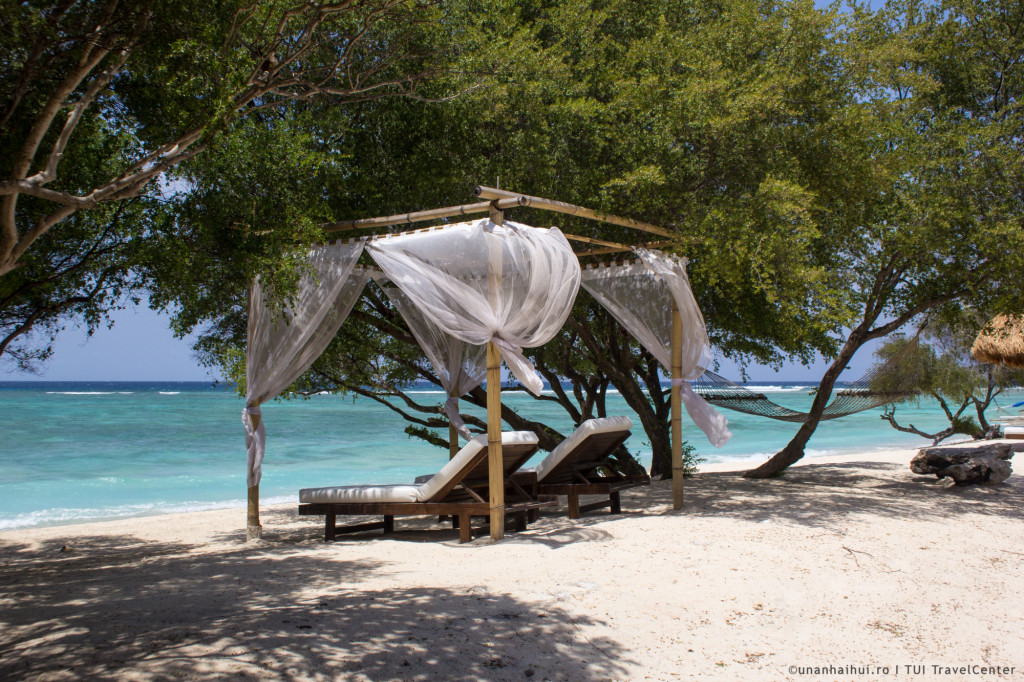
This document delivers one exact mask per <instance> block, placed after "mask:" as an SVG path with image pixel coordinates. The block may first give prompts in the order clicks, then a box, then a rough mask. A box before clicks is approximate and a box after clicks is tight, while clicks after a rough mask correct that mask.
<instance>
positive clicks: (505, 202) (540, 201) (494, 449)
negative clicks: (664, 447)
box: [248, 186, 683, 540]
mask: <svg viewBox="0 0 1024 682" xmlns="http://www.w3.org/2000/svg"><path fill="white" fill-rule="evenodd" d="M473 193H474V194H475V195H476V196H477V197H479V198H481V199H483V200H484V201H477V202H474V203H471V204H462V205H461V206H448V207H444V208H435V209H430V210H426V211H415V212H412V213H402V214H397V215H390V216H381V217H377V218H364V219H360V220H346V221H339V222H334V223H327V224H324V225H321V228H322V229H323V230H324V231H325V232H341V231H347V230H363V229H371V228H378V227H388V226H391V225H404V224H412V223H417V222H423V221H428V220H439V219H443V218H451V217H455V216H469V215H474V214H477V213H487V214H488V216H489V218H490V219H491V221H492V222H494V223H495V224H497V225H502V224H504V212H505V211H507V210H511V209H515V208H537V209H541V210H546V211H553V212H555V213H565V214H568V215H573V216H578V217H581V218H587V219H590V220H595V221H599V222H603V223H608V224H611V225H619V226H621V227H628V228H631V229H633V230H637V231H639V232H644V233H647V234H652V235H657V236H659V237H663V238H666V239H663V240H661V241H653V242H645V243H640V244H636V245H634V246H629V245H627V244H621V243H618V242H613V241H608V240H604V239H595V238H592V237H585V236H581V235H574V234H569V233H566V232H565V231H564V230H563V234H564V235H565V237H566V239H569V240H571V241H575V242H579V243H582V244H590V245H594V246H596V247H598V248H594V249H590V250H587V251H580V252H577V253H576V255H577V257H580V256H597V255H604V254H612V253H621V252H627V251H631V250H632V249H633V248H635V247H644V248H659V247H665V246H670V245H672V244H674V243H675V241H673V236H674V235H673V234H672V233H671V232H669V231H668V230H665V229H664V228H661V227H657V226H656V225H651V224H650V223H645V222H642V221H639V220H633V219H632V218H623V217H620V216H616V215H612V214H609V213H602V212H599V211H595V210H593V209H589V208H585V207H583V206H577V205H575V204H568V203H565V202H561V201H554V200H552V199H544V198H542V197H535V196H530V195H527V194H520V193H518V192H510V191H508V190H502V189H497V188H494V187H484V186H477V187H476V188H475V189H474V191H473ZM380 236H383V235H380ZM682 329H683V327H682V318H681V316H680V314H679V310H678V309H677V307H676V305H675V302H674V301H673V304H672V369H671V372H672V380H673V389H672V394H671V431H672V508H673V509H676V510H678V509H682V508H683V456H682V452H683V450H682V398H681V395H680V391H679V389H678V388H677V386H678V383H679V380H680V379H681V378H682ZM500 368H501V353H500V351H499V350H498V347H497V346H496V345H495V344H494V343H493V342H489V343H488V344H487V448H488V456H487V459H488V470H489V475H490V486H489V487H490V500H489V505H488V506H489V510H490V532H491V538H492V539H493V540H500V539H501V538H502V537H504V534H505V485H504V481H503V480H502V453H501V422H502V420H501V371H500ZM259 418H260V417H259V415H251V416H250V419H252V420H253V427H254V428H255V427H256V425H257V424H258V421H257V420H258V419H259ZM449 439H450V442H451V443H452V450H451V451H452V453H454V452H455V451H456V450H457V443H458V436H457V434H456V432H455V427H454V426H450V428H449ZM248 498H249V508H248V527H249V535H250V536H252V535H258V534H259V529H260V521H259V484H257V485H255V486H253V487H251V488H249V495H248Z"/></svg>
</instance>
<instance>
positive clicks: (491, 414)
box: [487, 341, 505, 540]
mask: <svg viewBox="0 0 1024 682" xmlns="http://www.w3.org/2000/svg"><path fill="white" fill-rule="evenodd" d="M503 470H504V464H503V462H502V455H501V351H499V350H498V347H497V346H496V345H494V342H493V341H488V342H487V478H488V484H489V487H490V489H491V499H490V512H491V539H492V540H500V539H501V538H503V537H504V536H505V478H504V475H503V473H504V471H503Z"/></svg>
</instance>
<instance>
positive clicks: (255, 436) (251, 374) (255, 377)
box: [242, 241, 368, 488]
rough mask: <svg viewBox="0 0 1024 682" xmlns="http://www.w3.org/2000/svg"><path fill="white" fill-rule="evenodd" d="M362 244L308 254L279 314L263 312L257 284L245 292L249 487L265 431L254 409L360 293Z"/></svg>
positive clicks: (321, 342)
mask: <svg viewBox="0 0 1024 682" xmlns="http://www.w3.org/2000/svg"><path fill="white" fill-rule="evenodd" d="M362 252H363V242H361V241H359V242H355V243H345V242H338V243H334V244H328V245H326V246H318V247H315V248H313V249H311V250H310V252H309V257H308V262H309V264H310V266H311V269H312V271H311V273H310V274H307V275H304V276H303V277H302V278H301V281H300V282H299V288H298V291H297V292H296V294H295V297H294V298H293V299H292V300H290V301H288V302H287V304H286V305H285V306H284V308H283V309H281V308H272V307H270V306H268V301H266V300H265V295H264V292H263V289H262V287H261V286H260V283H259V280H258V279H257V280H256V281H255V282H253V284H252V286H251V287H250V289H249V330H248V343H247V345H246V349H245V363H246V364H245V381H246V386H245V388H246V390H245V410H243V412H242V423H243V424H244V425H245V448H246V452H247V454H248V482H249V487H250V488H251V487H252V486H254V485H256V484H258V483H259V482H260V475H261V473H262V467H263V453H264V451H265V447H266V439H267V437H266V430H265V429H264V426H263V419H262V418H260V420H259V425H258V426H257V427H256V428H253V425H252V419H251V418H250V417H251V416H252V415H259V414H260V405H261V404H262V403H264V402H266V401H268V400H270V399H271V398H273V397H274V396H276V395H277V394H279V393H280V392H281V391H283V390H285V389H286V388H288V386H289V385H291V383H292V382H293V381H295V380H296V379H297V378H298V377H299V375H301V374H302V373H303V372H305V371H306V370H307V369H308V368H309V366H310V365H312V364H313V362H314V361H315V360H316V359H317V358H318V357H320V354H321V353H323V352H324V349H325V348H326V347H327V344H329V343H330V342H331V339H332V338H334V335H335V334H336V333H337V332H338V327H340V326H341V323H342V322H344V321H345V318H346V317H348V314H349V312H350V311H351V310H352V306H353V305H354V304H355V302H356V300H357V299H358V298H359V295H360V294H361V293H362V291H363V287H364V286H365V284H366V280H367V279H368V275H367V274H366V273H365V272H364V271H362V270H360V271H358V272H354V268H355V264H356V261H357V260H358V259H359V255H360V254H361V253H362Z"/></svg>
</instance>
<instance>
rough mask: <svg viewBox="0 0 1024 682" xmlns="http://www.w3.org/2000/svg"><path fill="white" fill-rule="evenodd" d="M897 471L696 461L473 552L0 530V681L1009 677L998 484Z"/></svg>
mask: <svg viewBox="0 0 1024 682" xmlns="http://www.w3.org/2000/svg"><path fill="white" fill-rule="evenodd" d="M912 455H913V451H907V450H902V451H888V452H881V453H871V454H869V455H851V456H845V457H831V458H828V459H811V460H805V461H804V462H802V463H801V464H800V465H799V466H796V467H793V468H792V469H791V470H790V471H789V472H788V473H787V474H786V475H785V476H784V477H783V478H780V479H775V480H768V481H749V480H746V479H743V478H741V477H740V476H739V475H738V474H737V473H736V469H737V467H736V466H735V465H732V466H731V467H730V466H727V465H715V466H707V467H705V470H704V471H703V472H702V473H701V474H699V475H697V476H696V477H694V478H692V479H688V481H687V488H686V507H685V510H684V511H682V512H672V511H671V510H670V504H669V502H670V485H669V483H668V482H658V483H655V484H654V485H652V486H650V487H649V488H646V489H644V488H641V489H634V490H630V491H628V492H626V493H623V514H621V515H616V516H612V515H609V514H607V513H602V512H595V513H591V514H589V515H587V516H585V517H584V518H582V519H580V520H578V521H570V520H569V519H567V518H565V516H564V514H556V513H554V512H551V511H549V512H547V513H545V514H543V515H542V516H541V518H540V519H539V520H538V522H537V523H535V524H532V525H531V526H530V529H529V530H528V531H526V532H524V533H515V534H510V535H507V536H506V539H505V540H504V541H502V542H500V543H498V544H492V543H491V541H490V540H489V539H488V538H486V537H481V538H479V539H476V540H474V541H473V542H471V543H468V544H465V545H460V544H458V542H457V532H456V531H452V530H450V529H444V528H442V527H440V526H438V525H437V524H434V523H431V521H430V520H429V519H401V518H399V519H397V520H396V532H395V533H394V534H393V535H390V536H388V537H381V536H380V535H379V534H378V533H367V534H362V535H356V536H341V539H340V540H338V541H337V542H334V543H331V544H325V543H324V542H323V540H322V526H321V521H320V519H319V518H307V517H303V518H300V517H298V516H297V514H296V509H295V506H292V505H290V506H284V507H276V508H270V509H265V510H264V512H263V524H264V527H265V539H264V540H263V541H260V542H256V543H245V542H243V532H244V531H243V528H244V510H242V509H229V510H222V511H211V512H200V513H190V514H178V515H167V516H155V517H146V518H136V519H129V520H121V521H115V522H107V523H91V524H82V525H74V526H62V527H49V528H31V529H23V530H15V531H7V532H3V533H0V678H3V679H25V678H31V679H40V680H57V679H67V680H72V679H75V680H77V679H132V680H147V679H170V678H184V679H208V678H232V679H260V680H279V679H280V680H285V679H288V680H292V679H301V680H305V679H311V680H329V679H345V680H349V679H351V680H389V679H401V680H440V679H450V680H522V679H530V680H606V679H613V680H672V679H682V680H852V679H856V680H874V679H883V678H884V679H892V678H896V679H911V680H935V679H941V680H980V679H986V680H988V679H999V680H1020V679H1024V610H1022V609H1021V597H1020V588H1021V585H1022V584H1024V504H1022V503H1024V481H1022V478H1021V476H1020V475H1019V474H1014V476H1012V477H1011V478H1010V479H1009V480H1008V481H1007V482H1006V483H1004V484H1001V485H998V486H992V487H985V486H981V487H971V488H952V489H943V488H941V487H940V486H938V485H936V483H935V481H934V478H931V477H922V476H918V475H916V474H913V473H912V472H911V471H910V470H909V469H908V467H907V463H908V462H909V460H910V458H911V456H912ZM65 545H66V546H67V547H66V549H65V550H64V551H62V548H64V547H65ZM829 666H832V668H831V669H830V668H829ZM843 666H846V667H847V668H845V669H843ZM934 666H939V667H934ZM816 668H817V669H818V670H816ZM822 668H823V670H822ZM897 675H898V676H897Z"/></svg>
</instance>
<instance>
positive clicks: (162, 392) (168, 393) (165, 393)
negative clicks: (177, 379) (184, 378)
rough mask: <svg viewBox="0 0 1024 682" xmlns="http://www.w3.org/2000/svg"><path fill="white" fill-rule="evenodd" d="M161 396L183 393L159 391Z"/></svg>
mask: <svg viewBox="0 0 1024 682" xmlns="http://www.w3.org/2000/svg"><path fill="white" fill-rule="evenodd" d="M157 392H158V393H159V394H160V395H179V394H180V393H181V391H157Z"/></svg>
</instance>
